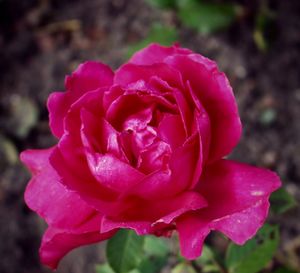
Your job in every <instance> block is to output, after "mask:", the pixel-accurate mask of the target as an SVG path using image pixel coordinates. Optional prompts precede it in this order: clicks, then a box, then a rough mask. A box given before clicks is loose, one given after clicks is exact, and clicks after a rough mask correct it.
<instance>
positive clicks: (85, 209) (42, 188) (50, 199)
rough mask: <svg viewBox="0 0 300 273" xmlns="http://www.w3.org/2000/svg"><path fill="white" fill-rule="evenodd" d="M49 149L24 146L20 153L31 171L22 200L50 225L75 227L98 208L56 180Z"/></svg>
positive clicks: (94, 213) (66, 228) (67, 227)
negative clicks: (94, 207) (30, 148)
mask: <svg viewBox="0 0 300 273" xmlns="http://www.w3.org/2000/svg"><path fill="white" fill-rule="evenodd" d="M52 151H53V148H50V149H47V150H27V151H25V152H23V153H22V154H21V160H22V161H23V163H24V164H26V165H27V167H28V168H29V169H30V170H31V171H32V174H33V178H32V179H31V180H30V182H29V184H28V186H27V188H26V192H25V201H26V203H27V205H28V206H29V207H30V208H31V209H32V210H34V211H36V212H37V213H38V214H39V215H40V216H41V217H43V218H45V220H46V221H47V223H48V224H49V225H52V226H54V227H57V228H63V229H65V230H68V231H70V230H74V228H76V227H77V226H78V225H81V224H82V223H83V222H85V221H86V220H87V219H89V218H90V217H91V216H94V215H97V214H98V212H97V211H95V210H94V209H93V208H91V207H90V206H88V205H87V204H86V203H85V202H84V201H83V200H81V198H80V197H79V196H78V195H77V194H75V193H74V192H71V191H68V190H67V189H66V188H65V187H64V186H63V185H62V184H61V183H60V182H59V177H58V175H57V173H56V172H55V170H54V169H53V168H52V166H51V165H50V163H49V156H50V154H51V153H52Z"/></svg>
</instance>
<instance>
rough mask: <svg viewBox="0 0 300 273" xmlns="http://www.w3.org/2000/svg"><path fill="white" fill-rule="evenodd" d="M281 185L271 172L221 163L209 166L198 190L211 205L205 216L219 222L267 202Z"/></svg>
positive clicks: (236, 164)
mask: <svg viewBox="0 0 300 273" xmlns="http://www.w3.org/2000/svg"><path fill="white" fill-rule="evenodd" d="M279 186H280V180H279V178H278V177H277V175H276V174H275V173H273V172H271V171H269V170H265V169H261V168H256V167H253V166H249V165H247V164H243V163H237V162H234V161H230V160H219V161H217V162H216V163H214V164H210V165H208V166H206V168H205V171H204V172H203V174H202V176H201V179H200V182H199V184H198V186H197V187H198V188H197V190H198V191H199V192H201V194H202V195H203V196H204V197H205V198H206V199H207V201H208V203H209V211H208V212H205V211H203V212H202V213H203V214H205V215H206V214H207V215H209V216H208V217H209V218H210V219H217V218H221V217H224V216H226V215H231V214H233V213H235V212H239V211H243V210H245V209H247V208H249V207H250V206H254V205H255V204H256V203H257V202H258V201H259V200H267V199H268V198H269V195H270V194H271V192H273V191H275V190H276V189H277V188H278V187H279Z"/></svg>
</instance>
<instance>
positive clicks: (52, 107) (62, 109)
mask: <svg viewBox="0 0 300 273" xmlns="http://www.w3.org/2000/svg"><path fill="white" fill-rule="evenodd" d="M47 107H48V111H49V126H50V128H51V131H52V133H53V135H55V136H56V137H57V138H59V137H61V136H62V135H63V133H64V124H63V118H64V117H65V115H66V114H67V111H68V108H69V103H68V101H67V99H66V94H65V93H63V92H54V93H52V94H50V96H49V98H48V102H47Z"/></svg>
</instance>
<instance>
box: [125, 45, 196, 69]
mask: <svg viewBox="0 0 300 273" xmlns="http://www.w3.org/2000/svg"><path fill="white" fill-rule="evenodd" d="M190 53H192V51H191V50H189V49H186V48H181V47H179V46H178V45H173V46H170V47H165V46H161V45H159V44H155V43H154V44H150V45H149V46H147V47H146V48H144V49H142V50H140V51H138V52H136V53H135V54H134V55H133V56H132V57H131V58H130V60H129V61H128V62H129V63H134V64H138V65H151V64H154V63H161V62H163V60H164V59H165V58H166V57H168V56H171V55H174V54H190Z"/></svg>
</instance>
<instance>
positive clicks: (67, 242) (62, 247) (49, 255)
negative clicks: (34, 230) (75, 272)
mask: <svg viewBox="0 0 300 273" xmlns="http://www.w3.org/2000/svg"><path fill="white" fill-rule="evenodd" d="M99 226H100V224H99ZM114 233H115V232H114V231H111V232H108V233H99V231H90V232H85V233H70V232H65V231H63V230H60V229H56V228H52V227H49V228H48V229H47V231H46V232H45V234H44V236H43V240H42V244H41V247H40V257H41V261H42V263H43V264H46V265H48V266H49V267H50V268H52V269H56V268H57V266H58V263H59V261H60V260H61V259H62V258H63V257H64V256H65V255H66V254H67V253H68V252H69V251H71V250H73V249H74V248H77V247H79V246H83V245H88V244H93V243H97V242H100V241H103V240H107V239H109V238H110V237H111V236H113V235H114Z"/></svg>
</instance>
